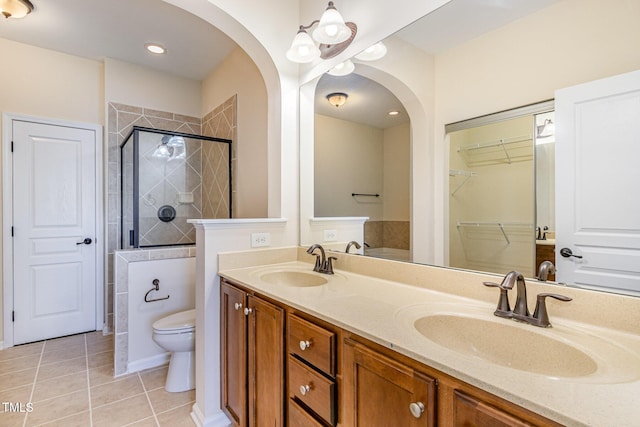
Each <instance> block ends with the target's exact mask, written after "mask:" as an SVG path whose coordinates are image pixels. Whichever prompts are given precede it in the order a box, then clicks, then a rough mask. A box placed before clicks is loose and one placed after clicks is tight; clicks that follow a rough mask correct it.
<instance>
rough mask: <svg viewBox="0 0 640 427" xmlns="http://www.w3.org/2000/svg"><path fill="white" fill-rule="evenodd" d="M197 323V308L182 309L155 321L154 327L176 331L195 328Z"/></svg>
mask: <svg viewBox="0 0 640 427" xmlns="http://www.w3.org/2000/svg"><path fill="white" fill-rule="evenodd" d="M195 325H196V310H195V309H193V310H187V311H181V312H179V313H175V314H172V315H170V316H167V317H163V318H162V319H159V320H156V321H155V322H153V329H156V330H162V331H175V330H179V329H187V328H194V327H195Z"/></svg>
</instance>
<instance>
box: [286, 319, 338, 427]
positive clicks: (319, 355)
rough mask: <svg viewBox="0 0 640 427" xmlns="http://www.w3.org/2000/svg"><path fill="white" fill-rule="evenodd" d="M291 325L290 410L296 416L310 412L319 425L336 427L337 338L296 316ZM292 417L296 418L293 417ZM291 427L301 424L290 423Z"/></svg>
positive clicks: (288, 342)
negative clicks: (302, 412) (298, 412)
mask: <svg viewBox="0 0 640 427" xmlns="http://www.w3.org/2000/svg"><path fill="white" fill-rule="evenodd" d="M287 325H288V328H287V351H288V353H289V355H288V364H287V367H288V371H287V373H288V390H289V392H288V395H289V399H290V401H291V403H290V405H289V407H293V408H294V412H295V411H298V410H299V411H304V412H306V413H307V415H309V416H310V417H311V418H314V419H316V422H317V423H318V424H317V425H323V424H328V425H330V426H335V425H336V424H337V422H338V402H337V387H338V386H337V382H336V373H337V371H336V368H337V367H336V342H337V334H336V333H335V332H334V331H332V330H329V329H326V328H324V327H322V326H320V325H318V324H316V323H314V322H311V321H309V320H306V319H303V318H301V317H299V316H297V315H296V314H292V313H291V314H289V315H288V317H287ZM295 415H296V414H295V413H294V414H293V416H295ZM289 416H290V418H293V417H292V414H291V413H290V414H289ZM289 425H291V426H294V425H297V424H293V420H292V419H290V423H289Z"/></svg>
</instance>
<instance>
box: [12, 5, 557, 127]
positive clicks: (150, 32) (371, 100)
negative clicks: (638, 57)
mask: <svg viewBox="0 0 640 427" xmlns="http://www.w3.org/2000/svg"><path fill="white" fill-rule="evenodd" d="M557 1H559V0H535V1H533V0H452V1H450V2H449V3H447V4H445V5H444V6H442V7H441V8H439V9H438V10H436V11H434V12H433V13H431V14H429V15H427V16H425V17H423V18H421V19H419V20H418V21H416V22H414V23H413V24H411V25H409V26H408V27H406V28H405V29H403V30H401V31H400V32H398V33H397V34H396V35H397V36H399V37H401V38H403V39H404V40H406V41H407V42H409V43H412V44H414V45H415V46H418V47H420V48H421V49H423V50H425V51H426V52H427V53H431V54H434V53H438V52H441V51H443V50H446V49H448V48H451V47H453V46H455V45H457V44H460V43H463V42H464V41H467V40H470V39H472V38H474V37H478V36H479V35H481V34H483V33H486V32H488V31H492V30H494V29H496V28H498V27H500V26H502V25H505V24H507V23H509V22H512V21H514V20H517V19H519V18H521V17H523V16H525V15H527V14H530V13H533V12H535V11H536V10H539V9H541V8H544V7H547V6H549V5H550V4H552V3H555V2H557ZM32 2H33V3H34V5H35V10H34V12H33V13H32V14H30V15H29V16H27V17H25V18H23V19H16V20H13V19H2V20H0V37H3V38H6V39H10V40H14V41H18V42H22V43H26V44H30V45H34V46H39V47H43V48H47V49H52V50H56V51H60V52H65V53H69V54H72V55H77V56H81V57H85V58H91V59H96V60H101V59H103V58H106V57H108V58H114V59H118V60H122V61H126V62H130V63H134V64H138V65H142V66H145V67H148V68H152V69H157V70H161V71H164V72H167V73H171V74H175V75H178V76H182V77H187V78H191V79H195V80H202V79H203V78H204V77H206V76H207V74H209V72H211V71H212V70H213V69H214V68H215V67H216V66H217V65H218V64H220V63H221V62H222V61H223V60H224V58H225V57H226V56H227V55H228V54H229V53H230V52H231V51H232V50H233V49H234V48H236V44H235V43H234V42H233V41H232V40H231V39H229V38H228V37H227V36H226V35H225V34H223V33H222V32H220V31H219V30H217V29H216V28H214V27H213V26H211V25H210V24H209V23H207V22H205V21H203V20H202V19H200V18H198V17H196V16H194V15H192V14H190V13H188V12H186V11H184V10H182V9H180V8H177V7H175V6H172V5H170V4H168V3H166V2H164V1H162V0H32ZM354 21H356V23H357V17H356V18H354ZM292 37H293V34H292ZM148 42H157V43H160V44H163V45H164V46H165V47H167V49H168V53H167V54H166V55H162V56H158V55H152V54H150V53H148V52H146V50H145V49H144V44H145V43H148ZM330 92H346V93H348V94H349V100H348V101H347V104H345V106H343V107H340V108H339V109H337V108H335V107H332V106H331V105H329V103H328V102H327V101H326V99H325V98H324V97H325V96H326V94H328V93H330ZM317 93H318V95H319V96H318V97H317V98H318V99H317V102H316V107H317V111H318V112H320V113H322V114H326V115H338V117H341V118H344V119H346V120H353V121H357V122H361V123H367V124H369V125H371V126H376V127H380V128H386V127H389V126H392V125H396V124H399V123H401V122H402V120H405V121H406V120H407V119H408V118H407V116H406V112H404V109H403V108H402V105H401V104H400V102H399V101H398V100H397V99H396V98H395V97H394V96H393V94H391V93H390V92H389V91H388V90H387V89H386V88H384V87H382V86H380V85H379V84H377V83H375V82H372V81H371V80H368V79H365V78H364V77H361V76H358V75H351V76H347V77H331V76H328V75H325V76H324V77H323V78H322V79H321V81H320V83H319V85H318V90H317ZM363 106H366V108H360V107H363ZM391 109H398V110H400V111H401V112H402V113H401V115H400V116H398V117H396V118H390V117H389V116H388V115H387V112H388V111H389V110H391Z"/></svg>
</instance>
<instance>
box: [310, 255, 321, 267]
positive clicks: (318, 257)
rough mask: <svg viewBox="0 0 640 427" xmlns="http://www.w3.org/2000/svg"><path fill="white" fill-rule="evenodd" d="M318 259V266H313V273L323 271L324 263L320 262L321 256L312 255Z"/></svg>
mask: <svg viewBox="0 0 640 427" xmlns="http://www.w3.org/2000/svg"><path fill="white" fill-rule="evenodd" d="M311 255H314V256H315V257H316V264H315V265H314V266H313V271H320V270H321V269H322V262H321V261H320V255H318V254H311Z"/></svg>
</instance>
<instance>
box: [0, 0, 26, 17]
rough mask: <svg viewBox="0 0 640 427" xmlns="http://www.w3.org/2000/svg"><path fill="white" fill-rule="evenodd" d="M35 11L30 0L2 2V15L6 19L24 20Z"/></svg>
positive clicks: (2, 0)
mask: <svg viewBox="0 0 640 427" xmlns="http://www.w3.org/2000/svg"><path fill="white" fill-rule="evenodd" d="M32 11H33V4H32V3H31V2H30V1H29V0H0V13H2V14H3V15H4V17H5V18H24V17H25V16H27V15H28V14H30V13H31V12H32Z"/></svg>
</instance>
